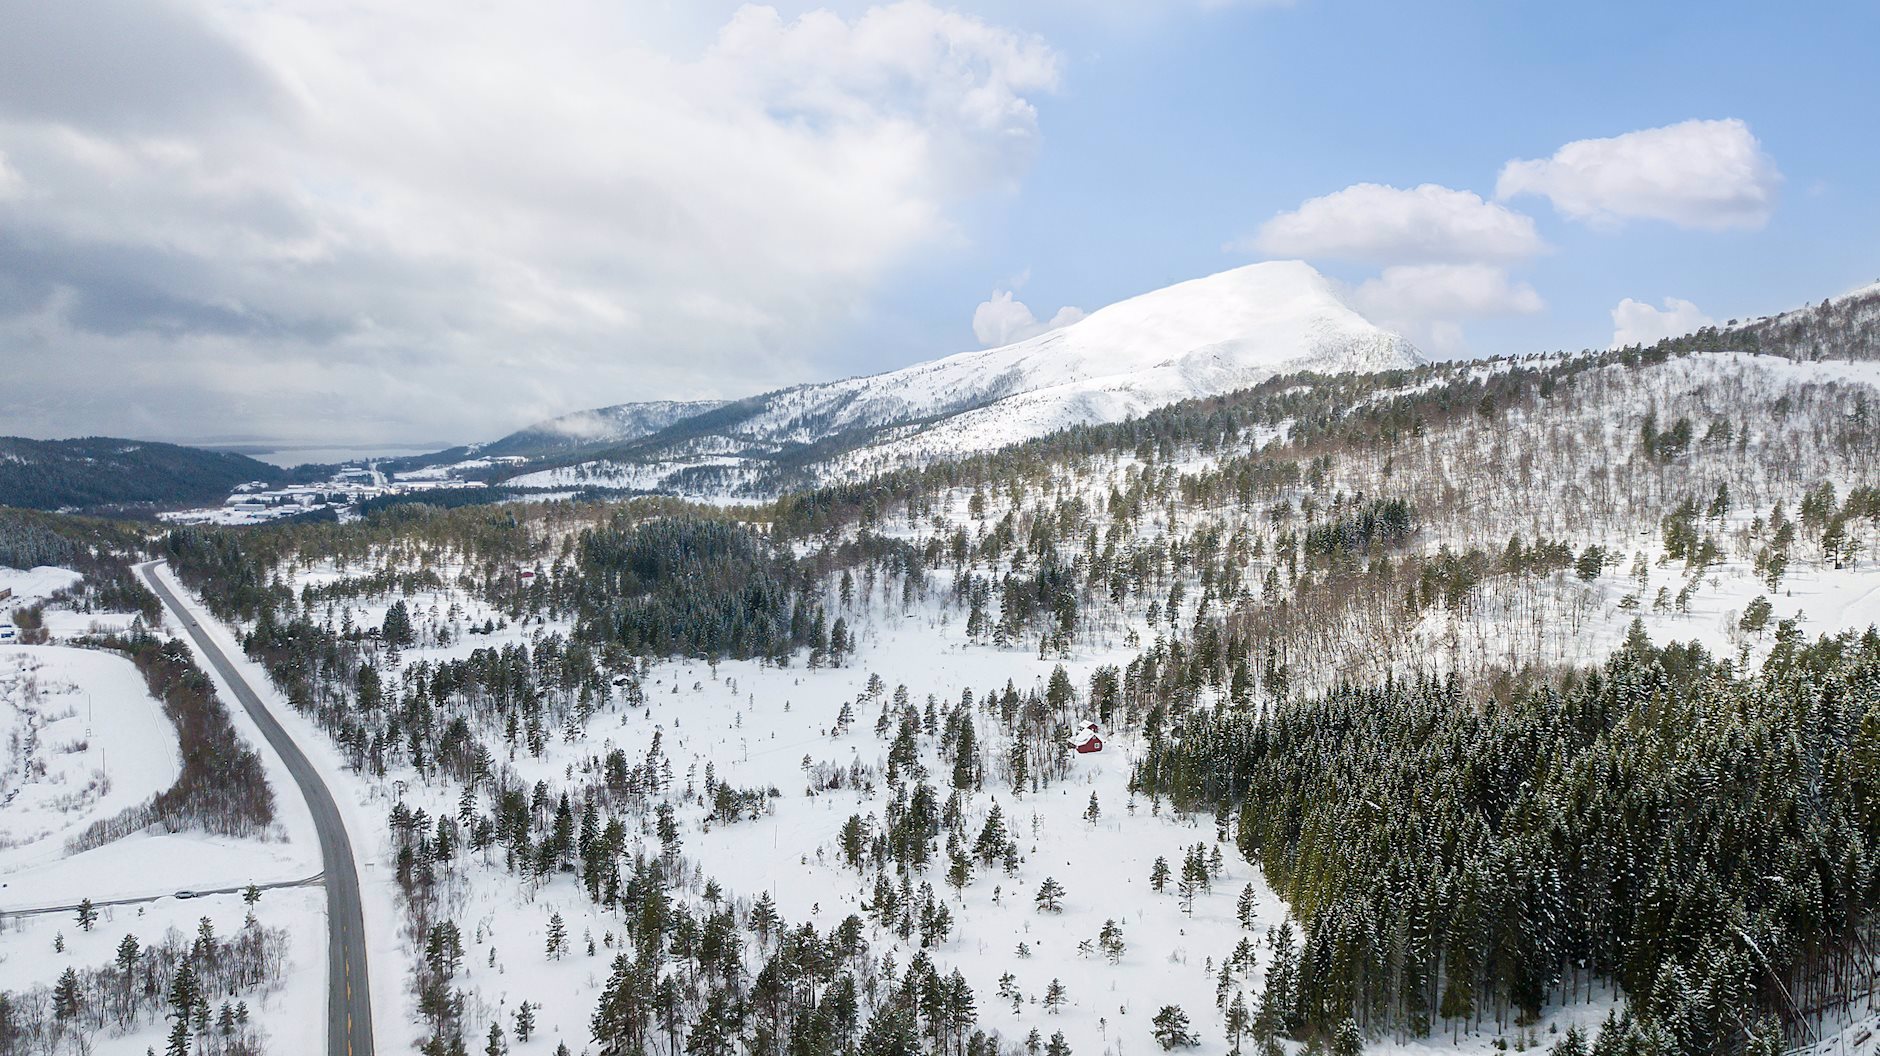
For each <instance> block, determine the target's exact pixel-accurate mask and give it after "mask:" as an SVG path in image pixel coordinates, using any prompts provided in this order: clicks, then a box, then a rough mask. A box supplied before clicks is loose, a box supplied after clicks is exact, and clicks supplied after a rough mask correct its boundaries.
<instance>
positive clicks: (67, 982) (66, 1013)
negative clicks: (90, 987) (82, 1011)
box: [52, 968, 81, 1022]
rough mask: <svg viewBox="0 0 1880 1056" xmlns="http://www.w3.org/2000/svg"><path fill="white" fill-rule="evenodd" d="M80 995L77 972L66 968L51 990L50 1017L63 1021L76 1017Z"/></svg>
mask: <svg viewBox="0 0 1880 1056" xmlns="http://www.w3.org/2000/svg"><path fill="white" fill-rule="evenodd" d="M80 998H81V994H80V991H79V986H78V972H77V971H75V970H73V969H71V968H67V969H66V970H65V971H64V972H62V973H61V974H60V975H59V981H58V982H57V983H56V984H54V986H53V988H52V1015H53V1017H54V1018H55V1019H58V1020H60V1021H62V1022H63V1021H65V1020H69V1019H76V1018H77V1017H78V1011H79V1005H80Z"/></svg>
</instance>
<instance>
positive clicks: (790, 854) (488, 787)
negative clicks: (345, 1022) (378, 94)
mask: <svg viewBox="0 0 1880 1056" xmlns="http://www.w3.org/2000/svg"><path fill="white" fill-rule="evenodd" d="M1809 311H1814V309H1811V310H1809ZM1790 322H1791V323H1793V324H1797V325H1800V326H1802V329H1801V330H1797V331H1795V332H1798V333H1799V332H1803V331H1804V330H1805V331H1807V332H1811V333H1817V334H1822V335H1827V336H1828V337H1829V338H1831V339H1832V340H1833V341H1835V342H1837V343H1839V344H1840V346H1842V347H1848V346H1850V345H1851V344H1857V343H1859V342H1861V341H1865V340H1867V339H1868V338H1869V337H1870V334H1868V333H1867V332H1865V331H1863V330H1862V329H1861V326H1864V325H1866V324H1860V325H1854V324H1850V323H1847V322H1846V321H1845V320H1843V321H1841V322H1837V321H1835V320H1834V319H1821V320H1816V319H1814V318H1813V317H1812V316H1810V315H1808V314H1804V315H1800V316H1796V317H1795V318H1793V319H1791V320H1790ZM1802 324H1806V325H1802ZM1740 340H1742V338H1741V336H1740V335H1738V334H1733V333H1732V332H1730V331H1723V330H1716V329H1713V330H1709V331H1706V332H1704V333H1700V334H1697V335H1693V336H1691V337H1690V338H1681V339H1676V340H1672V341H1666V342H1662V343H1660V344H1659V345H1656V346H1654V347H1652V348H1648V349H1636V348H1634V349H1622V350H1615V351H1606V352H1598V353H1587V354H1581V355H1574V356H1559V355H1552V356H1533V357H1525V358H1521V359H1514V360H1509V359H1500V360H1494V361H1488V362H1479V363H1441V364H1428V365H1424V366H1421V367H1418V368H1416V369H1415V370H1413V371H1402V370H1390V371H1384V372H1381V373H1340V374H1310V373H1295V374H1284V375H1276V376H1273V377H1269V378H1267V379H1266V380H1264V381H1260V382H1258V383H1255V384H1253V385H1250V386H1248V387H1244V388H1241V389H1239V390H1237V391H1234V392H1232V393H1229V394H1226V395H1222V396H1209V397H1206V398H1202V399H1196V400H1189V401H1184V402H1181V403H1176V404H1171V405H1167V406H1162V407H1158V408H1154V409H1152V410H1149V411H1147V412H1146V413H1143V414H1141V415H1140V416H1137V417H1134V418H1130V419H1128V420H1125V421H1122V422H1115V423H1098V424H1081V425H1074V426H1072V427H1070V428H1066V429H1062V430H1059V431H1057V432H1054V433H1051V434H1049V435H1046V436H1043V437H1039V438H1036V439H1032V440H1027V441H1025V442H1022V443H1018V444H1014V445H1011V446H1007V447H1002V448H999V449H997V450H992V451H981V452H977V453H967V454H963V455H961V456H959V457H956V458H950V459H933V460H921V459H910V460H908V461H907V462H906V463H905V464H901V465H897V466H896V467H894V468H893V469H892V470H890V471H887V472H883V473H880V474H878V475H874V476H870V477H867V478H866V479H859V480H855V481H843V482H840V483H836V484H831V485H826V486H822V487H817V488H809V489H797V490H792V491H790V492H788V493H787V494H785V495H784V496H783V497H782V498H780V499H779V500H778V501H777V502H775V503H772V504H768V505H765V506H763V507H759V508H755V509H738V508H732V509H727V510H721V511H707V510H705V509H703V508H701V507H688V506H685V505H683V504H679V503H674V502H671V501H669V500H664V499H640V500H632V501H625V502H605V503H596V502H586V501H572V502H543V503H536V504H508V505H505V506H503V507H501V508H476V509H459V510H450V511H444V510H436V509H429V508H422V509H407V510H404V511H402V512H400V513H398V514H396V515H394V514H380V515H372V516H368V517H366V518H364V519H362V520H360V521H358V522H355V523H349V524H336V525H300V526H281V527H275V528H266V529H261V530H258V531H251V532H246V533H240V534H235V533H220V532H212V531H207V530H202V529H182V530H179V531H177V532H176V533H174V534H173V535H171V537H170V538H169V540H168V542H167V552H168V553H169V555H170V556H171V558H172V560H173V562H174V563H175V565H176V567H177V569H178V571H179V573H180V574H181V575H182V577H183V578H184V579H185V581H187V582H189V583H190V584H192V585H193V586H194V587H196V588H197V589H199V590H201V591H202V592H203V594H204V597H205V600H206V602H207V604H208V605H209V606H211V607H212V608H213V609H214V610H215V611H216V612H217V613H218V614H219V615H221V616H222V617H223V618H224V619H226V620H229V621H231V622H232V623H233V624H234V629H235V630H236V631H237V632H239V633H240V635H241V636H242V637H241V640H242V641H243V642H244V643H245V644H246V646H247V648H248V650H249V652H250V655H251V656H252V658H253V659H254V660H255V661H256V662H257V663H259V664H261V665H263V666H265V667H266V668H267V669H268V670H269V671H270V672H272V673H273V674H274V676H275V678H276V680H277V682H278V684H279V686H280V690H281V693H282V695H283V697H285V698H291V699H295V700H303V701H309V702H312V703H311V704H310V705H309V707H308V708H307V715H308V716H309V718H310V719H312V720H313V721H315V722H317V723H319V724H320V725H321V726H323V727H324V728H325V729H326V730H328V731H330V732H331V734H332V736H333V741H334V744H335V746H336V748H337V750H338V751H339V752H340V753H342V754H343V756H344V758H345V759H346V760H347V762H348V763H349V764H350V765H351V766H352V767H353V768H354V769H355V771H356V782H355V787H354V790H353V791H354V796H355V802H356V803H357V804H358V805H359V807H360V809H361V811H362V816H363V817H365V818H366V819H368V820H367V822H366V824H365V826H364V829H365V831H366V836H365V838H366V839H367V840H368V841H369V842H368V846H369V847H370V848H371V851H370V853H371V854H372V855H374V856H375V857H376V858H377V859H378V860H381V861H387V862H401V863H405V864H403V865H401V866H400V868H399V870H398V871H397V872H396V874H395V875H394V874H393V871H392V870H385V871H384V872H383V873H382V874H380V875H378V876H376V877H374V878H373V881H372V889H373V890H374V891H375V892H376V895H375V897H377V898H379V899H380V900H381V905H382V906H383V907H384V908H383V912H384V913H385V914H386V915H387V917H388V919H397V920H399V921H401V922H402V923H403V925H404V926H403V927H402V928H401V929H399V934H400V935H401V936H403V937H402V938H400V939H399V940H397V942H396V944H395V945H394V944H392V943H388V944H387V948H386V955H385V956H386V959H385V961H384V962H383V963H389V964H398V965H400V966H401V967H402V968H403V969H404V971H405V973H406V976H407V979H406V980H405V985H404V986H402V987H401V989H400V991H399V992H400V994H402V995H405V996H403V997H401V998H400V1003H399V1004H398V1005H397V1006H396V1012H395V1014H396V1015H398V1016H399V1017H401V1018H402V1020H403V1021H404V1022H406V1023H410V1024H416V1025H418V1026H419V1027H421V1028H422V1030H424V1031H425V1032H426V1034H425V1037H426V1042H425V1043H426V1044H434V1045H441V1046H445V1047H448V1046H449V1045H451V1044H453V1043H454V1041H455V1039H457V1038H460V1037H461V1038H477V1037H484V1036H486V1034H487V1033H488V1031H489V1028H490V1025H491V1024H492V1023H496V1024H499V1025H502V1026H504V1027H505V1028H506V1029H507V1028H509V1027H511V1026H513V1025H514V1024H515V1023H516V1022H518V1020H517V1013H516V1011H514V1010H517V1009H519V1008H522V1007H527V1008H528V1009H529V1010H530V1011H529V1012H528V1016H529V1017H530V1026H531V1030H533V1031H536V1032H539V1034H540V1036H541V1039H542V1042H543V1047H544V1049H547V1048H549V1047H551V1046H553V1045H554V1044H556V1043H558V1042H564V1041H565V1042H567V1043H568V1044H570V1045H571V1046H574V1045H581V1044H586V1043H587V1042H588V1041H589V1040H594V1041H596V1042H598V1043H600V1044H607V1043H611V1042H614V1041H618V1042H619V1043H620V1047H622V1048H631V1047H632V1046H633V1045H635V1044H640V1043H642V1042H643V1043H645V1044H646V1045H648V1046H649V1047H659V1046H660V1045H662V1044H663V1043H664V1041H665V1038H666V1036H667V1035H668V1034H676V1035H678V1036H681V1037H685V1038H699V1037H704V1038H707V1039H711V1038H714V1037H719V1038H726V1039H733V1040H735V1039H739V1038H743V1039H753V1040H751V1042H750V1045H751V1047H752V1048H753V1049H759V1050H763V1051H773V1050H774V1051H786V1052H792V1051H804V1052H811V1051H824V1050H819V1049H817V1048H816V1046H818V1045H826V1046H827V1050H826V1051H838V1052H839V1051H861V1052H914V1051H922V1052H946V1053H957V1052H959V1051H962V1050H964V1051H968V1052H975V1051H976V1052H980V1053H986V1054H992V1053H997V1054H1000V1056H1016V1054H1018V1053H1021V1052H1028V1050H1029V1049H1031V1048H1033V1047H1036V1048H1037V1049H1038V1050H1039V1051H1041V1052H1042V1051H1044V1050H1045V1048H1046V1047H1047V1045H1046V1041H1045V1039H1047V1038H1049V1039H1051V1040H1050V1041H1049V1043H1048V1044H1049V1048H1050V1049H1052V1050H1054V1051H1056V1052H1060V1053H1063V1052H1069V1053H1078V1054H1085V1056H1096V1054H1100V1053H1105V1052H1109V1053H1121V1052H1136V1053H1141V1052H1153V1051H1159V1050H1158V1049H1157V1048H1156V1046H1158V1045H1159V1044H1161V1042H1162V1039H1163V1038H1166V1037H1168V1034H1167V1032H1166V1030H1165V1029H1164V1028H1165V1027H1166V1025H1167V1024H1168V1023H1170V1022H1174V1021H1176V1019H1177V1018H1178V1017H1179V1018H1180V1019H1182V1020H1185V1021H1186V1023H1187V1025H1188V1029H1189V1030H1190V1031H1191V1032H1192V1035H1193V1041H1194V1048H1193V1051H1194V1052H1196V1054H1197V1056H1225V1054H1228V1053H1233V1052H1246V1051H1249V1050H1251V1051H1253V1052H1256V1053H1274V1052H1295V1053H1296V1052H1298V1051H1300V1049H1301V1046H1302V1045H1309V1046H1312V1049H1313V1050H1316V1051H1326V1050H1327V1049H1332V1051H1338V1052H1355V1051H1359V1049H1360V1047H1361V1048H1362V1051H1365V1052H1370V1053H1373V1054H1390V1056H1410V1054H1416V1053H1426V1052H1431V1051H1435V1050H1436V1049H1437V1048H1441V1049H1442V1050H1443V1051H1447V1052H1456V1053H1458V1054H1466V1056H1492V1054H1494V1053H1499V1052H1506V1051H1548V1049H1549V1048H1550V1047H1552V1046H1554V1045H1556V1044H1558V1045H1560V1046H1562V1047H1560V1048H1555V1049H1554V1050H1553V1051H1555V1052H1557V1053H1561V1054H1562V1056H1566V1054H1573V1056H1584V1054H1585V1053H1586V1052H1587V1051H1588V1048H1587V1047H1586V1046H1584V1045H1582V1046H1581V1047H1579V1048H1574V1047H1573V1044H1572V1043H1571V1042H1570V1041H1569V1040H1568V1039H1569V1032H1570V1031H1574V1030H1580V1031H1595V1030H1596V1031H1598V1032H1599V1033H1600V1037H1601V1042H1600V1043H1601V1045H1602V1047H1601V1048H1600V1049H1598V1050H1595V1051H1597V1052H1599V1053H1600V1054H1601V1056H1606V1054H1610V1053H1626V1054H1633V1056H1674V1054H1676V1056H1685V1054H1689V1056H1740V1054H1741V1053H1742V1052H1744V1051H1746V1046H1747V1051H1750V1052H1755V1053H1758V1054H1761V1053H1768V1052H1777V1051H1782V1049H1783V1047H1784V1046H1785V1044H1786V1045H1792V1044H1799V1043H1801V1042H1803V1041H1806V1040H1809V1039H1811V1038H1814V1037H1821V1036H1831V1035H1832V1034H1833V1033H1834V1032H1836V1031H1840V1030H1843V1029H1850V1025H1851V1024H1869V1023H1872V1022H1874V1018H1873V1017H1874V1013H1875V1008H1874V1006H1873V1002H1872V1001H1871V1000H1869V999H1868V998H1867V997H1865V996H1861V995H1867V994H1870V993H1872V992H1873V991H1872V989H1871V986H1872V982H1873V981H1874V979H1875V978H1876V977H1880V962H1876V961H1875V960H1874V958H1873V957H1872V956H1871V954H1869V953H1867V952H1866V951H1870V950H1872V949H1873V948H1874V943H1875V939H1876V938H1880V934H1877V933H1876V928H1875V919H1874V916H1873V914H1872V912H1871V910H1872V907H1873V906H1874V905H1875V904H1876V903H1880V884H1876V882H1875V880H1874V876H1873V873H1872V870H1871V869H1870V867H1869V866H1868V865H1867V864H1866V863H1867V859H1866V858H1865V857H1864V856H1862V855H1856V854H1840V853H1835V852H1834V850H1833V849H1835V848H1843V847H1847V848H1853V847H1857V846H1862V845H1864V844H1862V843H1861V842H1860V841H1861V839H1862V834H1864V833H1869V832H1872V831H1875V830H1874V826H1875V824H1876V821H1877V815H1876V808H1875V806H1874V804H1875V803H1880V765H1876V764H1875V762H1874V760H1876V759H1880V748H1876V747H1875V744H1874V737H1875V731H1877V730H1880V708H1876V705H1875V704H1874V700H1875V695H1874V689H1873V687H1874V685H1875V681H1874V680H1875V678H1876V677H1880V675H1876V672H1880V637H1875V636H1873V635H1866V636H1864V637H1863V632H1865V630H1866V628H1867V627H1868V626H1869V625H1870V624H1872V623H1874V622H1875V621H1876V619H1880V475H1877V470H1876V467H1880V428H1877V423H1876V419H1875V418H1874V417H1873V415H1872V414H1871V413H1868V412H1866V411H1865V408H1866V407H1867V406H1869V405H1870V404H1871V402H1872V400H1873V398H1874V396H1875V394H1876V393H1877V392H1880V370H1877V369H1876V368H1875V367H1874V365H1873V364H1871V363H1862V362H1855V361H1844V360H1834V361H1816V360H1813V359H1812V358H1811V357H1810V356H1809V355H1808V354H1806V351H1805V350H1804V349H1801V348H1791V347H1788V346H1784V345H1781V344H1780V343H1779V342H1777V341H1771V342H1769V343H1767V344H1765V345H1764V346H1763V347H1762V349H1761V354H1747V353H1743V352H1733V351H1723V350H1721V349H1722V348H1723V346H1724V345H1725V344H1727V343H1729V342H1732V341H1740ZM1773 353H1788V354H1787V355H1777V354H1773ZM727 412H730V413H733V414H745V413H747V412H748V408H744V409H737V408H735V407H733V408H721V409H719V410H718V411H714V412H710V413H708V414H707V415H705V416H704V418H705V419H706V420H707V421H719V422H722V421H723V419H722V418H721V417H720V416H722V415H725V414H727ZM519 566H520V567H524V568H532V569H535V570H537V571H536V574H535V575H534V576H532V577H529V578H528V579H527V580H526V581H525V580H524V579H523V578H521V577H520V576H519V575H518V573H517V571H516V570H517V569H518V567H519ZM254 584H269V586H268V587H267V588H266V589H264V590H256V589H253V587H252V585H254ZM394 702H395V703H394ZM1085 722H1093V723H1097V724H1099V725H1100V728H1101V732H1100V739H1101V741H1102V742H1103V748H1102V750H1101V751H1100V752H1095V753H1089V754H1080V753H1076V752H1073V751H1070V750H1069V747H1068V746H1069V745H1070V744H1072V743H1088V742H1087V741H1081V739H1080V738H1076V735H1075V734H1074V731H1076V730H1080V729H1082V728H1083V724H1084V723H1085ZM1771 744H1775V745H1780V746H1784V747H1782V749H1781V750H1775V751H1771V750H1767V748H1766V746H1768V745H1771ZM1815 773H1819V774H1822V775H1834V776H1833V779H1832V780H1827V779H1822V780H1815V779H1813V778H1812V776H1805V775H1812V774H1815ZM1719 788H1728V789H1730V790H1731V794H1728V795H1723V794H1715V793H1711V792H1709V791H1707V790H1713V789H1719ZM1694 790H1695V791H1694ZM381 819H382V820H381ZM1615 863H1619V864H1620V865H1622V867H1621V868H1615V867H1614V866H1615ZM444 922H462V929H461V932H460V933H459V932H454V931H452V930H450V929H451V928H454V927H457V925H456V924H446V923H444ZM440 929H441V930H440ZM447 942H461V944H462V945H463V947H464V956H463V959H462V964H461V965H460V966H452V965H446V966H445V967H443V968H439V967H437V965H436V962H435V959H434V958H429V957H428V956H427V951H428V950H430V949H432V948H435V947H436V946H437V945H438V944H439V943H447ZM890 965H891V966H892V967H888V966H890ZM427 993H452V994H458V995H461V996H462V1000H461V1002H458V1003H455V1004H453V1003H449V1002H445V1003H442V1004H438V1003H435V1002H433V1003H431V1004H426V1003H425V1002H426V1000H427V999H426V998H425V997H424V995H425V994H427ZM1849 994H1853V995H1856V1000H1854V1001H1848V1000H1845V998H1846V996H1847V995H1849ZM824 995H837V996H836V997H835V998H834V999H833V1000H834V1002H835V1005H836V1006H837V1007H833V1008H829V1009H825V1008H824V1006H823V1002H824V1000H825V998H824ZM843 995H846V996H843ZM429 1008H435V1009H439V1010H441V1011H438V1012H427V1011H426V1009H429ZM825 1013H826V1015H825ZM660 1016H665V1017H667V1020H666V1022H670V1023H671V1024H672V1026H671V1027H657V1028H655V1027H653V1026H650V1025H649V1024H653V1023H656V1022H659V1017H660ZM1609 1016H1610V1017H1611V1018H1610V1019H1609V1018H1608V1017H1609ZM1602 1022H1603V1023H1606V1024H1608V1025H1606V1026H1603V1027H1602V1026H1601V1024H1602ZM1853 1029H1865V1028H1864V1027H1857V1028H1853ZM896 1038H899V1039H901V1041H898V1042H897V1041H895V1040H894V1039H896ZM883 1039H887V1040H883ZM975 1039H976V1040H975ZM1341 1039H1342V1040H1341ZM1034 1043H1035V1044H1034ZM714 1044H717V1042H714ZM691 1047H692V1048H695V1049H699V1048H700V1047H699V1046H697V1045H694V1046H691ZM1177 1047H1178V1048H1185V1047H1186V1046H1185V1045H1178V1046H1177ZM571 1051H572V1049H571ZM700 1051H702V1049H700ZM1308 1051H1312V1050H1308Z"/></svg>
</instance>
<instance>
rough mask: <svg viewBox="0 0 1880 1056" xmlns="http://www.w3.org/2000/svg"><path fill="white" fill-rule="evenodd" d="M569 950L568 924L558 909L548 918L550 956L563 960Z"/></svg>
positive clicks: (553, 958) (553, 959) (555, 959)
mask: <svg viewBox="0 0 1880 1056" xmlns="http://www.w3.org/2000/svg"><path fill="white" fill-rule="evenodd" d="M567 952H568V925H567V924H566V923H565V922H563V921H562V919H561V911H560V910H556V911H555V912H554V913H551V914H549V918H548V958H549V960H552V961H559V960H561V958H562V956H563V955H564V954H566V953H567Z"/></svg>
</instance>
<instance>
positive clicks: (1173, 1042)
mask: <svg viewBox="0 0 1880 1056" xmlns="http://www.w3.org/2000/svg"><path fill="white" fill-rule="evenodd" d="M1150 1022H1151V1024H1152V1025H1153V1027H1154V1034H1155V1040H1156V1044H1158V1045H1160V1046H1162V1048H1164V1049H1174V1048H1177V1047H1181V1048H1193V1047H1194V1046H1196V1045H1199V1044H1201V1039H1200V1038H1198V1037H1196V1036H1195V1033H1194V1031H1192V1030H1189V1029H1188V1013H1186V1012H1183V1011H1182V1009H1181V1006H1180V1005H1163V1006H1162V1007H1161V1009H1160V1010H1159V1011H1157V1012H1156V1014H1155V1018H1154V1019H1153V1020H1151V1021H1150Z"/></svg>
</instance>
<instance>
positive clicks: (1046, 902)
mask: <svg viewBox="0 0 1880 1056" xmlns="http://www.w3.org/2000/svg"><path fill="white" fill-rule="evenodd" d="M1032 901H1033V902H1034V903H1036V904H1037V907H1038V912H1040V913H1045V912H1050V913H1059V912H1062V911H1063V909H1064V885H1063V884H1060V883H1058V882H1057V881H1056V880H1055V879H1053V878H1051V877H1048V876H1047V877H1045V878H1044V883H1042V884H1039V885H1038V893H1037V894H1036V895H1034V896H1032Z"/></svg>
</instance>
